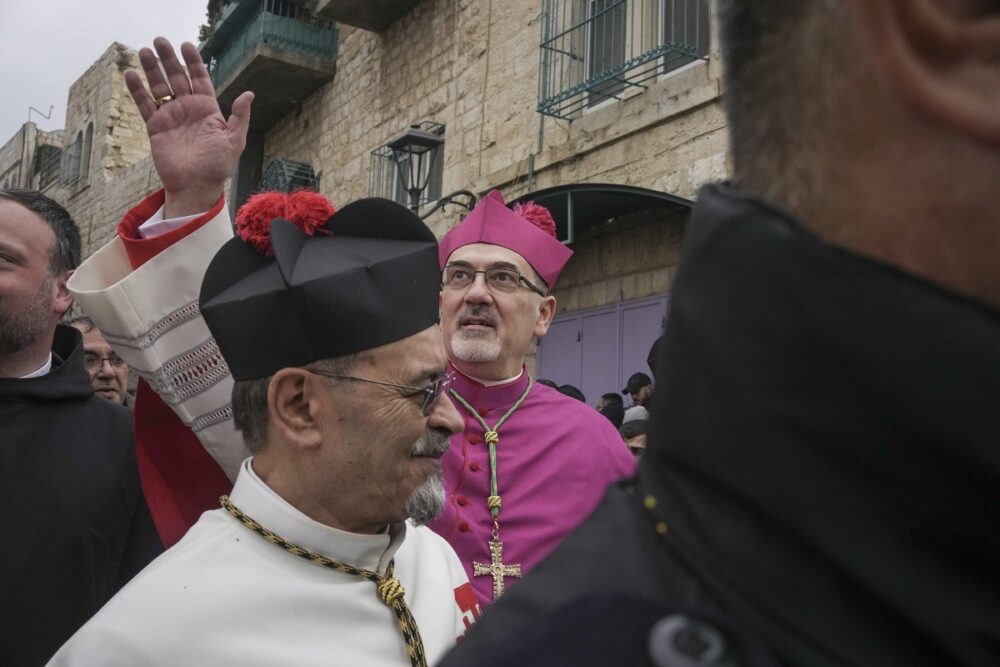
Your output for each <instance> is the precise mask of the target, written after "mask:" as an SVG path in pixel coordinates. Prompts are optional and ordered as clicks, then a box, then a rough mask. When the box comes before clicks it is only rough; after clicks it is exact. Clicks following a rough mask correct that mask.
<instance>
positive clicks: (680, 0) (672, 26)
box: [538, 0, 710, 119]
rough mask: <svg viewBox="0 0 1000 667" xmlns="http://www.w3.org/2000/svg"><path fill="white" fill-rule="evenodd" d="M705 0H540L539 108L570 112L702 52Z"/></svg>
mask: <svg viewBox="0 0 1000 667" xmlns="http://www.w3.org/2000/svg"><path fill="white" fill-rule="evenodd" d="M709 14H710V12H709V0H542V21H541V24H542V25H541V32H542V34H541V57H540V62H539V77H538V111H539V112H540V113H543V114H545V115H548V116H555V117H557V118H566V119H572V118H575V117H577V116H579V115H580V113H581V112H582V111H583V110H584V109H586V108H588V107H593V106H596V105H598V104H600V103H602V102H605V101H607V100H609V99H620V98H621V97H622V95H623V94H624V93H625V92H626V91H627V90H628V89H629V88H635V87H645V83H646V82H647V81H649V80H651V79H655V78H656V77H657V76H659V75H660V74H663V73H665V72H669V71H671V70H674V69H677V68H678V67H681V66H683V65H686V64H687V63H690V62H693V61H695V60H699V59H702V60H703V59H706V58H707V57H708V52H709V40H710V37H709V34H710V33H709Z"/></svg>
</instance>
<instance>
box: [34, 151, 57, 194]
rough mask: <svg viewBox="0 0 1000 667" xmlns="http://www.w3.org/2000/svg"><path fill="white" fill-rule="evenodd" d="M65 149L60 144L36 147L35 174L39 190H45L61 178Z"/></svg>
mask: <svg viewBox="0 0 1000 667" xmlns="http://www.w3.org/2000/svg"><path fill="white" fill-rule="evenodd" d="M62 155H63V151H62V150H61V149H60V148H59V147H58V146H50V145H47V144H44V145H42V146H39V147H38V148H36V149H35V168H34V172H35V175H37V176H38V185H37V186H35V187H36V188H37V189H38V190H41V191H45V190H47V189H48V188H50V187H51V186H52V185H54V184H55V183H56V182H57V181H58V180H59V173H60V171H61V169H62Z"/></svg>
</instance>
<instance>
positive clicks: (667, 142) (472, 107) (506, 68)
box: [202, 0, 729, 401]
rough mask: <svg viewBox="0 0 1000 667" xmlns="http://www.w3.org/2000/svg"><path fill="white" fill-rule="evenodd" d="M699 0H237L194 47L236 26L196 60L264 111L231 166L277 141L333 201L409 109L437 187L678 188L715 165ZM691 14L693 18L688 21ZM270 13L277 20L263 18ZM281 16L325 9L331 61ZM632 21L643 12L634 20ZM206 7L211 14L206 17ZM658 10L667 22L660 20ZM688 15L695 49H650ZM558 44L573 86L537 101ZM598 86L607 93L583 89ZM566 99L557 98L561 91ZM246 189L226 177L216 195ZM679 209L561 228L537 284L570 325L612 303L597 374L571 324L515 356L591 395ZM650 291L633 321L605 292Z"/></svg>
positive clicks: (643, 343)
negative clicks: (244, 153) (554, 263)
mask: <svg viewBox="0 0 1000 667" xmlns="http://www.w3.org/2000/svg"><path fill="white" fill-rule="evenodd" d="M710 4H711V3H709V2H707V0H631V1H630V2H623V1H622V0H506V1H504V2H498V1H495V0H392V1H389V2H378V3H373V2H359V1H358V0H309V1H306V2H294V3H288V2H281V1H280V0H243V2H241V3H231V5H236V6H235V7H232V6H231V7H227V8H226V10H227V11H224V12H223V19H222V22H221V23H220V24H217V29H216V33H215V36H213V37H212V38H211V39H210V40H209V41H208V42H207V43H206V44H204V45H203V47H202V53H203V55H205V56H206V57H207V59H220V61H221V60H225V59H226V58H227V57H229V55H230V54H229V51H230V50H232V49H236V48H237V47H236V46H233V44H235V43H237V42H238V43H239V48H240V49H244V51H245V52H244V53H242V54H241V56H240V57H241V58H242V65H241V66H240V67H238V68H236V69H235V70H233V69H229V70H226V71H225V72H220V71H219V70H217V69H216V68H215V67H214V65H213V74H218V76H216V78H215V83H216V89H217V91H218V93H219V96H220V100H221V101H222V102H223V106H225V105H226V103H227V102H231V100H232V99H234V98H235V96H236V95H238V94H239V93H240V92H242V90H245V89H248V88H249V89H253V90H254V92H255V95H256V99H255V102H254V107H255V110H256V108H257V107H258V106H266V107H267V108H266V112H264V114H265V116H266V118H265V119H264V120H263V121H262V122H259V123H258V124H257V125H256V126H255V129H254V132H255V136H254V139H253V140H252V142H251V143H254V142H256V147H255V148H254V150H253V156H252V158H251V160H252V164H241V171H243V172H244V174H246V173H250V172H253V177H252V178H250V179H249V182H250V183H253V182H254V181H255V180H256V177H257V176H258V174H260V172H261V171H262V170H264V169H266V165H268V164H269V163H271V162H272V160H275V159H280V160H285V161H292V162H295V163H303V164H308V165H310V166H311V167H312V170H313V173H314V174H315V175H316V177H317V180H318V188H319V190H320V191H322V192H323V193H325V194H327V195H328V196H330V197H331V198H332V199H333V200H334V202H347V201H350V200H353V199H356V198H359V197H364V196H368V195H371V194H386V193H385V192H379V191H378V188H377V187H374V185H373V184H374V182H375V181H376V180H377V179H375V178H373V173H372V172H373V170H374V169H375V168H376V162H377V160H376V158H375V157H373V155H372V153H373V151H375V152H377V151H378V150H379V148H380V147H383V146H385V144H386V143H387V142H388V141H389V140H390V138H392V137H393V136H394V135H397V134H398V133H400V132H401V131H403V130H405V129H406V128H407V127H408V126H410V125H411V124H413V123H425V122H427V121H430V123H432V124H433V126H434V127H435V128H436V131H441V128H443V135H442V136H443V138H444V145H443V153H442V155H443V172H442V173H441V174H440V191H441V192H442V193H448V192H451V191H454V190H460V189H467V190H471V191H473V192H474V193H475V194H476V195H477V196H482V195H484V194H485V193H487V192H489V191H490V190H492V189H499V190H501V191H502V193H503V194H504V196H505V197H506V198H507V200H508V201H510V200H511V199H514V198H518V197H522V196H524V195H529V194H531V193H535V192H541V191H546V192H549V191H551V189H552V188H559V187H562V186H569V185H571V184H614V185H616V186H629V187H632V188H636V189H641V190H645V191H653V192H656V193H664V194H666V195H670V196H672V197H675V198H677V199H678V200H685V199H687V200H690V199H692V198H693V197H694V196H695V193H696V191H697V189H698V188H699V186H701V185H702V184H704V183H705V182H707V181H710V180H717V179H721V178H725V177H726V175H727V173H728V170H729V166H728V156H727V142H728V137H727V133H726V125H725V119H724V114H723V108H722V103H721V94H722V85H721V80H720V65H719V59H718V57H717V55H718V54H717V53H716V50H715V47H714V40H712V39H711V36H710V30H708V29H706V26H709V25H711V23H712V22H711V21H710V17H709V15H708V13H709V11H710V10H709V7H710ZM681 10H683V15H682V12H681ZM560 12H562V14H565V15H566V16H560V15H559V13H560ZM669 12H673V15H672V16H668V15H667V14H668V13H669ZM696 14H698V19H697V22H698V25H696V26H692V25H691V23H692V22H693V21H694V20H695V19H694V17H695V15H696ZM277 15H280V16H281V17H282V18H281V20H280V21H277V20H276V19H274V18H273V17H274V16H277ZM291 20H297V21H300V22H302V23H307V24H310V25H312V26H313V27H314V28H316V29H322V28H323V27H324V26H328V25H329V24H325V23H323V21H336V25H335V28H334V29H335V30H336V52H335V67H329V65H325V64H323V63H321V62H318V61H319V60H321V59H322V58H323V57H324V56H323V53H322V52H321V50H319V49H316V48H312V49H311V50H310V49H306V48H302V49H301V50H299V49H298V47H296V46H295V44H296V43H297V42H296V39H295V38H293V37H292V36H291V35H290V33H288V31H289V30H291V29H292V28H291V27H289V26H290V25H291V24H290V23H289V21H291ZM668 20H669V21H670V26H668ZM685 20H686V21H687V24H688V25H687V26H686V27H685V26H683V25H682V24H683V22H684V21H685ZM227 21H228V23H229V25H228V26H226V23H227ZM615 21H618V23H617V24H616V23H615ZM269 22H270V23H269ZM281 22H284V23H283V24H281V25H278V24H279V23H281ZM286 24H287V25H286ZM640 24H643V25H652V26H653V28H655V29H653V30H648V31H646V32H642V31H641V30H640V31H637V29H636V26H637V25H640ZM219 25H224V26H226V27H227V28H228V30H219V29H218V27H219ZM241 26H242V28H241ZM269 26H271V27H269ZM678 26H679V27H678ZM668 28H669V29H670V30H673V31H674V32H671V36H668V35H667V34H666V31H667V30H668ZM241 29H242V31H243V32H240V31H241ZM695 29H698V30H700V35H699V40H700V46H699V48H700V51H699V53H698V55H699V56H700V57H694V58H690V57H689V58H686V62H684V64H683V65H682V66H680V67H678V68H671V67H667V66H664V65H662V63H665V62H666V60H667V59H668V58H670V57H672V56H673V55H676V53H675V52H674V50H672V49H674V47H676V46H677V43H678V42H683V41H684V40H683V39H680V40H678V39H676V37H677V35H678V34H681V35H682V36H688V37H689V36H690V35H691V34H692V31H693V30H695ZM678 30H679V31H682V32H680V33H678V32H677V31H678ZM269 31H271V34H273V38H269V37H268V34H269ZM560 31H562V32H560ZM251 33H252V34H258V35H262V37H260V38H259V39H260V42H261V43H260V45H258V46H257V47H256V49H254V48H247V46H246V41H247V39H246V35H248V34H251ZM234 35H238V36H239V38H237V37H235V36H234ZM553 35H555V36H554V37H553ZM566 35H569V36H566ZM559 39H562V40H564V41H563V42H558V40H559ZM688 41H690V40H688ZM299 43H301V42H299ZM281 44H286V46H284V47H282V46H281ZM282 49H284V51H283V52H282ZM657 49H658V50H657ZM574 50H575V60H576V61H577V64H574V62H573V57H571V58H570V60H569V61H567V62H569V65H568V66H566V67H578V69H580V73H578V75H577V76H576V79H575V80H574V81H571V82H570V83H571V84H574V85H575V87H576V88H577V89H578V90H579V91H580V92H579V93H578V94H577V95H576V96H575V107H574V108H570V109H569V111H567V108H568V107H572V106H573V105H572V104H570V103H569V102H566V101H565V100H564V101H563V102H561V103H560V104H557V105H554V106H550V107H547V108H544V105H543V100H542V99H541V98H542V95H543V92H542V91H543V85H541V84H543V83H545V84H546V85H549V84H551V79H552V78H553V77H554V76H555V77H556V78H558V77H560V76H562V77H564V78H567V77H568V78H572V75H567V73H566V72H567V71H568V70H566V69H565V67H564V69H563V70H560V71H556V70H555V69H553V66H552V59H553V57H555V58H559V57H562V56H560V55H559V53H560V52H566V51H574ZM651 53H652V54H662V55H656V56H655V57H652V58H646V64H645V65H643V66H642V67H641V68H639V69H641V70H642V71H641V72H639V73H640V74H643V77H642V79H641V80H639V81H637V82H636V81H635V78H636V71H635V69H636V68H635V67H633V68H632V69H629V67H630V62H632V61H636V62H638V61H640V60H642V59H643V57H646V56H648V55H649V54H651ZM553 54H555V55H553ZM572 55H573V54H571V56H572ZM327 57H329V56H327ZM629 58H631V59H632V60H629ZM282 59H283V60H284V62H285V69H284V70H283V71H284V72H286V73H287V77H288V79H287V81H291V80H293V79H295V78H296V77H298V78H300V79H302V81H303V83H302V85H301V88H300V89H299V90H298V91H297V93H295V94H291V95H290V94H289V91H288V90H287V89H286V90H283V91H282V93H281V96H282V100H281V101H283V102H284V104H285V106H284V108H276V107H274V106H273V105H272V106H268V105H271V104H272V103H277V102H278V101H277V100H272V99H270V98H269V92H268V88H267V86H266V85H261V77H262V76H263V74H262V72H264V71H265V69H264V68H265V67H266V68H268V70H267V72H268V74H267V75H268V76H273V75H274V74H273V72H274V68H275V67H276V65H275V61H281V60H282ZM230 60H233V59H232V58H230ZM602 60H603V65H605V66H609V67H610V68H611V69H615V67H616V66H617V73H615V72H613V73H612V76H611V77H610V78H608V77H605V78H604V79H603V80H599V77H595V78H594V83H593V84H592V85H591V84H588V82H587V80H586V79H587V74H588V72H590V73H591V74H592V73H594V72H595V71H596V70H597V68H598V66H599V65H601V64H602V62H601V61H602ZM579 61H584V63H583V64H582V65H580V64H578V63H579ZM563 65H564V63H563V64H560V66H563ZM324 68H325V69H324ZM667 69H670V71H665V70H667ZM305 70H309V72H308V73H309V74H311V75H312V77H311V78H310V77H307V76H305V74H304V73H303V72H304V71H305ZM585 70H586V71H585ZM324 72H325V74H324ZM554 72H555V74H554ZM630 77H631V79H630ZM287 81H286V84H287ZM254 84H256V88H255V87H254ZM549 87H550V88H551V87H552V86H551V85H549ZM556 88H557V90H556V91H555V92H556V93H562V94H564V95H565V94H566V93H567V92H569V93H572V90H569V91H566V90H562V91H560V90H558V81H557V85H556ZM570 88H572V86H570ZM610 89H613V90H612V96H606V97H601V98H595V95H596V94H599V93H600V92H602V91H604V92H607V91H608V90H610ZM595 91H596V92H595ZM566 99H569V100H570V101H571V102H572V101H574V98H573V97H572V96H571V97H569V98H566ZM595 100H596V101H597V103H594V102H595ZM425 124H426V123H425ZM250 189H252V188H250ZM248 191H249V190H248V189H247V188H246V187H244V189H243V190H242V191H235V192H234V193H232V195H233V196H232V198H234V199H240V198H241V197H243V196H245V195H246V194H247V193H248ZM390 194H391V193H390ZM401 201H405V199H401ZM428 208H429V206H428V207H424V209H423V210H427V209H428ZM687 210H688V209H687V208H686V207H684V206H680V207H672V208H670V207H667V208H655V207H654V208H651V209H649V210H639V211H630V212H628V213H627V214H622V215H615V216H612V217H610V218H609V219H607V220H605V221H602V224H600V225H591V226H590V228H589V229H586V230H582V231H581V233H578V234H576V235H575V237H574V239H573V242H572V244H571V246H572V248H573V250H574V251H575V253H576V254H575V257H574V258H573V260H571V262H570V264H569V266H568V267H567V269H566V271H565V272H564V274H563V276H562V278H561V279H560V281H559V283H558V284H557V286H556V289H555V291H554V294H555V296H556V298H557V300H558V303H559V310H558V313H559V315H558V319H557V324H559V323H560V322H567V323H570V325H568V326H570V327H571V328H572V326H578V327H580V326H584V324H581V323H582V322H585V320H586V317H582V316H583V315H586V314H587V313H591V312H594V313H598V314H601V313H605V312H608V313H610V312H611V311H615V312H614V314H613V316H612V315H609V318H611V319H614V318H615V317H617V318H618V322H617V328H616V327H615V325H611V324H609V325H608V326H605V327H604V328H603V329H602V330H601V332H597V331H596V330H595V335H600V336H603V337H604V342H603V343H602V344H599V345H598V346H597V347H596V349H597V350H602V349H603V350H605V352H606V353H607V355H608V356H609V357H614V363H612V364H606V365H605V367H604V368H602V369H601V371H600V373H599V375H600V378H594V377H590V378H588V377H587V373H588V368H587V367H588V363H587V361H586V359H585V357H586V347H585V345H584V343H583V341H582V338H584V337H585V336H584V334H585V333H586V331H585V330H580V331H577V332H576V334H575V340H573V336H568V337H566V336H564V338H565V343H566V345H570V346H571V345H573V344H577V349H576V350H575V351H573V352H572V354H570V356H569V357H566V355H565V354H563V352H565V349H562V350H560V352H559V353H558V354H557V353H556V352H555V351H553V352H551V353H550V352H548V351H547V349H546V347H545V343H544V342H543V345H542V347H541V351H540V353H539V362H540V365H541V368H538V369H535V363H534V360H532V361H531V364H530V365H531V366H532V369H533V370H539V371H542V372H543V373H544V374H548V373H549V371H550V369H555V371H553V372H558V373H559V374H560V375H561V377H555V378H554V379H555V380H556V381H557V382H569V383H575V384H578V385H580V386H584V385H585V387H584V389H585V393H587V394H588V399H589V400H591V401H593V400H596V398H597V395H591V394H593V393H594V391H595V388H596V387H598V386H602V385H603V386H605V389H603V390H599V391H598V394H599V393H602V392H603V391H614V390H616V389H620V388H621V386H622V384H617V383H618V382H623V378H627V376H628V375H630V374H631V373H632V372H633V371H636V370H648V369H646V368H645V363H644V360H645V356H646V353H647V352H648V349H649V343H650V342H651V341H652V340H653V339H655V338H656V336H658V335H659V329H660V327H662V322H663V321H664V319H665V315H666V312H665V311H666V308H667V305H668V300H669V297H668V296H666V295H668V293H669V290H670V287H671V284H672V280H673V276H674V274H675V271H676V265H677V260H678V256H679V246H680V240H681V238H682V236H683V230H684V226H685V220H686V217H687ZM462 212H463V211H461V209H459V208H458V207H455V206H451V207H447V208H446V209H444V210H443V211H438V212H436V213H434V214H432V215H431V216H429V217H428V218H427V222H428V223H429V224H430V225H431V227H432V229H434V230H435V232H436V233H437V234H438V235H441V234H443V233H444V232H445V231H447V229H449V228H450V227H451V226H453V225H454V224H456V223H457V222H458V220H459V219H460V214H461V213H462ZM650 300H652V301H651V302H650V304H649V305H650V307H651V308H652V309H653V310H654V311H655V310H657V309H659V310H660V311H663V317H646V318H645V319H644V320H643V321H644V322H646V324H644V325H643V326H644V327H645V328H644V329H643V331H641V332H638V334H639V335H634V334H635V332H629V331H625V328H627V326H628V323H627V322H625V320H624V319H623V318H625V317H626V315H625V314H624V310H623V304H626V305H627V304H630V303H645V302H647V301H650ZM605 319H608V318H605ZM572 322H576V324H572ZM584 329H585V326H584ZM554 330H555V329H554ZM564 333H565V332H564ZM560 340H562V339H560ZM559 347H560V348H565V345H563V344H562V343H560V345H559ZM591 349H595V348H593V345H592V346H591ZM546 355H548V356H546ZM573 355H575V361H574V360H573ZM555 357H560V359H559V362H558V363H556V364H555V365H553V363H546V361H547V360H552V359H554V358H555ZM563 357H566V358H565V359H563ZM640 361H641V367H640V366H639V365H638V364H640ZM564 362H565V363H564ZM566 364H569V366H572V365H573V364H576V365H577V367H578V368H577V369H576V370H573V369H572V368H569V367H567V366H566ZM591 375H593V374H591Z"/></svg>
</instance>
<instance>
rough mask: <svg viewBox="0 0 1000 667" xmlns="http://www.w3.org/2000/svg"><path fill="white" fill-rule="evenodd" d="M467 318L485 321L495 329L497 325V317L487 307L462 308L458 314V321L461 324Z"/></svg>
mask: <svg viewBox="0 0 1000 667" xmlns="http://www.w3.org/2000/svg"><path fill="white" fill-rule="evenodd" d="M467 317H476V318H479V319H481V320H485V321H486V322H488V323H489V324H490V326H493V327H495V326H496V325H497V316H496V313H494V312H493V309H491V308H490V307H489V306H472V307H470V308H463V309H462V311H461V312H460V313H459V314H458V321H459V322H461V321H462V320H464V319H465V318H467Z"/></svg>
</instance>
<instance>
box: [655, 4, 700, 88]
mask: <svg viewBox="0 0 1000 667" xmlns="http://www.w3.org/2000/svg"><path fill="white" fill-rule="evenodd" d="M662 2H663V44H665V45H666V46H667V47H668V49H670V48H671V47H673V50H668V52H667V54H666V55H665V56H664V57H663V71H664V72H669V71H671V70H675V69H677V68H678V67H682V66H684V65H686V64H688V63H690V62H693V61H694V60H696V59H698V58H704V57H706V56H707V55H708V46H709V39H710V36H709V35H710V33H709V25H708V19H709V6H708V0H662Z"/></svg>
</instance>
